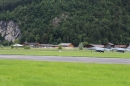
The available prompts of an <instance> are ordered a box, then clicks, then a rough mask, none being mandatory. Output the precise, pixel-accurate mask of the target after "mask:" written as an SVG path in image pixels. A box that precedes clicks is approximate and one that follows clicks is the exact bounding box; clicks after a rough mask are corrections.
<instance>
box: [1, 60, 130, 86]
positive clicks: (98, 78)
mask: <svg viewBox="0 0 130 86" xmlns="http://www.w3.org/2000/svg"><path fill="white" fill-rule="evenodd" d="M129 73H130V65H123V64H87V63H67V62H43V61H42V62H41V61H19V60H0V86H129V85H130V75H129Z"/></svg>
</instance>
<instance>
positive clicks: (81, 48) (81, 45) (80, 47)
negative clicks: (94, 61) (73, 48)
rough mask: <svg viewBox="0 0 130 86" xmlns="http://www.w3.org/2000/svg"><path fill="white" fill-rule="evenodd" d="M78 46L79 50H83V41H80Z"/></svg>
mask: <svg viewBox="0 0 130 86" xmlns="http://www.w3.org/2000/svg"><path fill="white" fill-rule="evenodd" d="M78 47H79V50H83V43H82V42H81V43H80V44H79V46H78Z"/></svg>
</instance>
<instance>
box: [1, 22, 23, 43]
mask: <svg viewBox="0 0 130 86" xmlns="http://www.w3.org/2000/svg"><path fill="white" fill-rule="evenodd" d="M0 34H1V35H2V37H4V38H5V40H8V41H12V42H14V41H15V40H16V39H18V38H20V36H21V31H20V29H19V26H18V25H17V24H16V23H14V22H13V21H8V22H7V21H0Z"/></svg>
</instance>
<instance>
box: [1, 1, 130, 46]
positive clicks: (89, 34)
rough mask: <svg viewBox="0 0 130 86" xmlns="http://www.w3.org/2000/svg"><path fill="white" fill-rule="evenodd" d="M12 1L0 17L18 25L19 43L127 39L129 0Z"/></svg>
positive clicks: (129, 33)
mask: <svg viewBox="0 0 130 86" xmlns="http://www.w3.org/2000/svg"><path fill="white" fill-rule="evenodd" d="M7 1H8V0H7ZM14 1H18V2H17V3H13V5H11V7H10V8H9V7H8V5H7V6H4V8H3V9H2V10H1V14H0V20H6V21H9V20H13V21H15V22H17V23H18V24H19V27H20V29H21V33H22V36H21V39H20V42H21V43H23V42H24V41H28V42H36V41H37V42H40V43H53V44H57V43H60V42H72V43H73V44H75V45H78V44H79V42H84V41H87V42H89V43H106V42H113V43H116V44H123V43H125V44H126V43H129V42H130V0H81V1H80V0H14ZM8 4H9V5H10V4H11V3H8ZM1 8H2V5H1Z"/></svg>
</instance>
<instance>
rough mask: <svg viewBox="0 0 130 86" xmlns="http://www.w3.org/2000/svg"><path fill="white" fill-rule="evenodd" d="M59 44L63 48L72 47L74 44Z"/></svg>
mask: <svg viewBox="0 0 130 86" xmlns="http://www.w3.org/2000/svg"><path fill="white" fill-rule="evenodd" d="M59 46H62V47H63V48H66V49H72V48H74V45H73V44H72V43H60V44H59Z"/></svg>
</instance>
